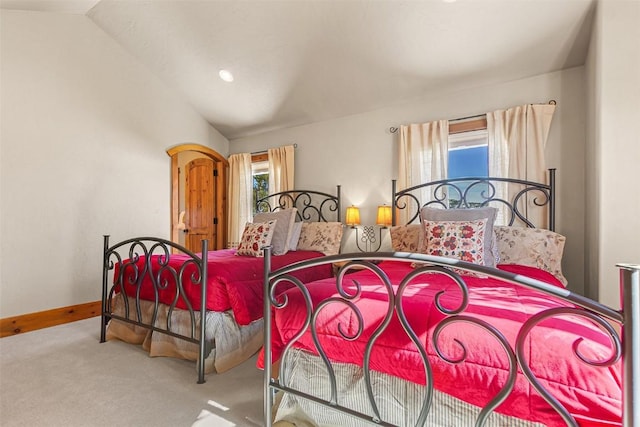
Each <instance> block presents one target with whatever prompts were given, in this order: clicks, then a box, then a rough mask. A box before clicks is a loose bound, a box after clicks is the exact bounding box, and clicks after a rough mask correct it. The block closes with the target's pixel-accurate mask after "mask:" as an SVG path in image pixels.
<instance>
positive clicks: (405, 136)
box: [396, 120, 449, 225]
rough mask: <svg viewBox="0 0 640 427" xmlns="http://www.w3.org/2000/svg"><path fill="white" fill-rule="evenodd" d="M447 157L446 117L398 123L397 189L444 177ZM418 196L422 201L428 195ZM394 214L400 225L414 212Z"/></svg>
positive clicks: (405, 210) (406, 210)
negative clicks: (430, 120) (408, 123)
mask: <svg viewBox="0 0 640 427" xmlns="http://www.w3.org/2000/svg"><path fill="white" fill-rule="evenodd" d="M448 157H449V121H448V120H438V121H434V122H430V123H422V124H411V125H403V126H400V143H399V156H398V158H399V165H398V190H404V189H405V188H409V187H413V186H414V185H418V184H422V183H425V182H429V181H435V180H438V179H444V178H446V176H447V163H448ZM418 197H419V199H420V200H423V201H424V200H428V197H429V195H428V194H422V195H419V196H418ZM401 202H402V201H401ZM397 213H398V216H397V218H396V224H397V225H402V224H406V223H407V222H408V221H409V219H410V215H411V214H413V213H415V211H414V210H412V209H411V208H410V209H399V210H397Z"/></svg>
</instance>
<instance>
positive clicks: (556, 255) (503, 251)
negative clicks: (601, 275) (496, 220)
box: [494, 226, 568, 286]
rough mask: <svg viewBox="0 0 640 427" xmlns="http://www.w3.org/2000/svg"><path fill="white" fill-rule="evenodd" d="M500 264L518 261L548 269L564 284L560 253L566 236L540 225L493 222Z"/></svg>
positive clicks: (561, 253) (518, 262)
mask: <svg viewBox="0 0 640 427" xmlns="http://www.w3.org/2000/svg"><path fill="white" fill-rule="evenodd" d="M494 231H495V233H496V241H497V244H498V250H499V251H500V263H501V264H520V265H526V266H530V267H537V268H539V269H541V270H544V271H547V272H549V273H551V274H553V275H554V276H556V278H557V279H558V280H560V281H561V282H562V283H564V285H565V286H566V285H567V283H568V282H567V279H566V278H565V277H564V275H563V274H562V255H563V253H564V244H565V241H566V238H565V236H563V235H561V234H558V233H555V232H553V231H549V230H545V229H542V228H525V227H508V226H495V227H494Z"/></svg>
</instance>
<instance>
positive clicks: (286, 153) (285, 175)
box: [267, 145, 295, 194]
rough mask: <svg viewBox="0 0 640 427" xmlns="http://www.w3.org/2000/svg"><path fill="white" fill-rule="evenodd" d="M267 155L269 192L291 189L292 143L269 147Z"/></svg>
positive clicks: (292, 168) (293, 153) (292, 169)
mask: <svg viewBox="0 0 640 427" xmlns="http://www.w3.org/2000/svg"><path fill="white" fill-rule="evenodd" d="M267 154H268V157H269V193H270V194H273V193H279V192H281V191H289V190H293V185H294V183H293V176H294V169H295V166H294V156H295V148H294V146H293V145H285V146H284V147H277V148H270V149H269V150H267Z"/></svg>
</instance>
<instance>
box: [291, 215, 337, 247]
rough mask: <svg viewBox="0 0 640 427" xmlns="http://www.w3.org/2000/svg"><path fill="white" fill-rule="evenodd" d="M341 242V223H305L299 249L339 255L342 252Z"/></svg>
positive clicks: (301, 231)
mask: <svg viewBox="0 0 640 427" xmlns="http://www.w3.org/2000/svg"><path fill="white" fill-rule="evenodd" d="M341 241H342V223H341V222H303V223H302V229H301V230H300V239H299V240H298V248H297V249H298V250H299V251H317V252H322V253H323V254H325V255H337V254H338V253H339V252H340V242H341Z"/></svg>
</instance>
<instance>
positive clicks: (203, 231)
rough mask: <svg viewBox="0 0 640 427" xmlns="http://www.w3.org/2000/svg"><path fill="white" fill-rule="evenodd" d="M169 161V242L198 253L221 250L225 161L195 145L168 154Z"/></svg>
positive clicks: (223, 244)
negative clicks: (206, 243) (204, 244)
mask: <svg viewBox="0 0 640 427" xmlns="http://www.w3.org/2000/svg"><path fill="white" fill-rule="evenodd" d="M167 154H168V155H169V156H170V157H171V241H173V242H175V243H178V244H181V245H183V246H185V247H186V248H187V249H189V250H191V251H194V252H200V250H201V248H202V243H201V242H202V240H203V239H208V240H209V250H216V249H223V248H225V247H226V241H227V218H226V212H227V206H226V192H227V173H228V169H229V163H228V161H227V159H225V158H224V157H222V156H221V155H220V154H219V153H217V152H216V151H214V150H211V149H210V148H207V147H204V146H201V145H198V144H182V145H179V146H176V147H172V148H170V149H168V150H167Z"/></svg>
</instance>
